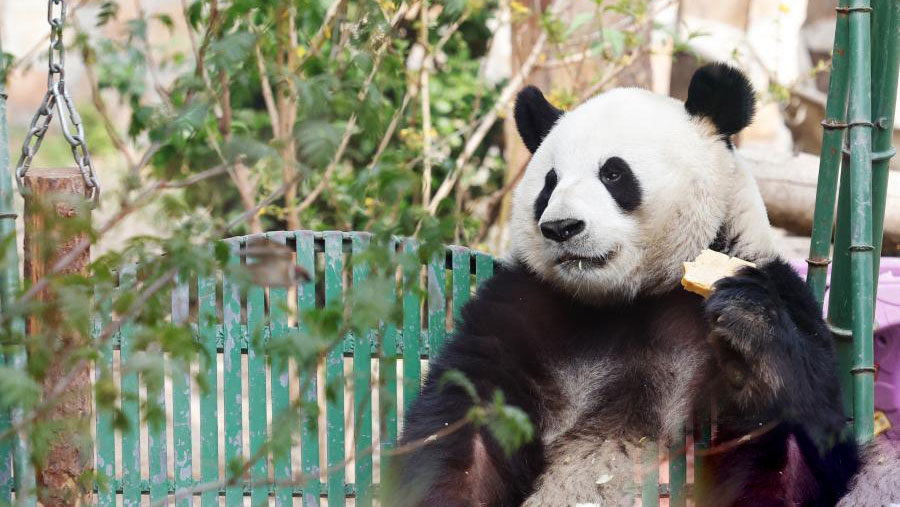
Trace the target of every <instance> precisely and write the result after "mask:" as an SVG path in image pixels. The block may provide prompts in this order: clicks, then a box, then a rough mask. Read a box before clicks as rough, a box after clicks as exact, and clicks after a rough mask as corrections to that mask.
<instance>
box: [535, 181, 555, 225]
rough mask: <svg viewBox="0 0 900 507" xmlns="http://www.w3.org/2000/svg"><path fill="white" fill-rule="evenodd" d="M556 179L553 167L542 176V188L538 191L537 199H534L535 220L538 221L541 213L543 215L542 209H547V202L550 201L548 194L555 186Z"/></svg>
mask: <svg viewBox="0 0 900 507" xmlns="http://www.w3.org/2000/svg"><path fill="white" fill-rule="evenodd" d="M558 181H559V178H557V176H556V171H555V170H554V169H550V172H548V173H547V176H544V188H542V189H541V193H539V194H538V196H537V199H535V200H534V220H535V222H538V221H540V219H541V215H543V214H544V210H545V209H547V203H549V202H550V196H551V195H553V189H554V188H556V183H557V182H558Z"/></svg>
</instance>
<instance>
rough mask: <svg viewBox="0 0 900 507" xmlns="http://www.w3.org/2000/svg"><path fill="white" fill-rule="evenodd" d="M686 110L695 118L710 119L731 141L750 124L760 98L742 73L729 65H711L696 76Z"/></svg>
mask: <svg viewBox="0 0 900 507" xmlns="http://www.w3.org/2000/svg"><path fill="white" fill-rule="evenodd" d="M684 108H685V109H687V112H688V113H690V114H691V115H692V116H702V117H705V118H709V120H710V121H712V123H713V125H715V126H716V130H718V132H719V134H721V135H722V136H724V137H726V138H727V137H728V136H731V135H734V134H737V133H738V132H740V131H741V130H743V129H744V127H746V126H747V125H749V124H750V121H751V120H752V119H753V113H754V112H755V110H756V97H755V96H754V94H753V85H751V84H750V80H749V79H747V76H745V75H744V74H743V73H742V72H741V71H739V70H737V69H735V68H734V67H732V66H730V65H728V64H725V63H711V64H708V65H704V66H703V67H700V68H699V69H697V72H695V73H694V77H692V78H691V84H690V86H688V97H687V101H686V102H685V103H684Z"/></svg>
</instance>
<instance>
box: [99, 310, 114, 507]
mask: <svg viewBox="0 0 900 507" xmlns="http://www.w3.org/2000/svg"><path fill="white" fill-rule="evenodd" d="M98 307H99V308H98V310H99V312H98V314H97V315H96V316H95V317H94V337H95V338H97V337H99V336H100V333H102V332H103V330H104V329H106V327H107V326H109V324H110V323H111V322H112V302H111V301H110V300H109V298H106V297H104V298H102V299H101V300H100V301H99V305H98ZM115 341H116V340H114V339H110V340H107V342H106V344H105V345H104V346H103V347H101V348H100V350H99V352H100V355H99V357H98V358H97V363H96V365H95V368H94V375H95V377H94V378H95V380H96V381H100V379H101V376H102V374H103V373H106V374H107V375H110V376H112V375H113V361H114V357H113V347H114V346H115ZM96 433H97V436H96V440H95V445H96V448H97V457H96V461H95V464H96V472H97V473H98V474H102V478H103V480H104V481H105V482H106V488H104V489H99V490H98V492H97V505H98V506H99V507H115V506H116V489H115V488H116V487H115V479H116V431H115V428H114V426H113V413H112V411H111V410H97V430H96Z"/></svg>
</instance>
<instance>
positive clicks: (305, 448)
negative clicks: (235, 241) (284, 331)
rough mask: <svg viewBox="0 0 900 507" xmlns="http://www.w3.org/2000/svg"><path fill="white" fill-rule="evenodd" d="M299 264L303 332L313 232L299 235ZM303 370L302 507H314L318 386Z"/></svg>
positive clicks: (312, 303) (312, 297) (312, 298)
mask: <svg viewBox="0 0 900 507" xmlns="http://www.w3.org/2000/svg"><path fill="white" fill-rule="evenodd" d="M294 237H295V238H296V240H297V245H296V249H297V264H299V265H300V266H301V267H303V268H304V269H306V271H307V272H308V273H309V276H310V279H309V281H307V282H306V283H301V284H299V285H298V287H297V308H299V309H300V312H301V319H300V328H301V330H302V329H304V322H303V318H302V312H303V311H306V310H311V309H313V308H315V307H316V249H315V238H314V236H313V233H312V232H311V231H297V232H296V233H295V236H294ZM298 370H300V386H301V388H302V389H303V392H302V393H301V395H302V396H303V408H302V410H301V412H300V415H301V417H300V461H301V463H302V464H303V473H304V474H305V475H306V476H307V477H309V478H310V479H309V481H308V483H307V484H305V485H304V487H303V505H304V507H306V506H314V505H318V503H319V492H320V489H321V488H320V483H319V466H320V465H319V464H320V461H319V422H318V421H319V416H318V408H317V405H316V400H317V399H318V398H317V394H316V393H317V392H318V385H317V384H318V382H317V381H316V364H315V363H312V364H298Z"/></svg>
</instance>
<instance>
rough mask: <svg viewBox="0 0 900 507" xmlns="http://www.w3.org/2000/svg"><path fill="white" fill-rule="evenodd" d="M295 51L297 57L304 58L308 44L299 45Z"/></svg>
mask: <svg viewBox="0 0 900 507" xmlns="http://www.w3.org/2000/svg"><path fill="white" fill-rule="evenodd" d="M294 52H295V53H296V54H297V58H303V57H304V56H305V55H306V46H297V49H295V50H294Z"/></svg>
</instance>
